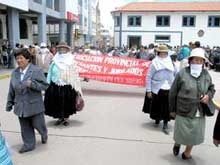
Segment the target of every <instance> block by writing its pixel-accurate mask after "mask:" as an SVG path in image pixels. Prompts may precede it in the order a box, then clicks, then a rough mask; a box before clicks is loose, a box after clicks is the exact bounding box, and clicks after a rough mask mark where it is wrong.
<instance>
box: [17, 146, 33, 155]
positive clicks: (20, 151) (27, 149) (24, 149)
mask: <svg viewBox="0 0 220 165" xmlns="http://www.w3.org/2000/svg"><path fill="white" fill-rule="evenodd" d="M32 150H34V148H25V147H24V146H23V147H22V148H21V149H20V150H19V153H20V154H23V153H25V152H30V151H32Z"/></svg>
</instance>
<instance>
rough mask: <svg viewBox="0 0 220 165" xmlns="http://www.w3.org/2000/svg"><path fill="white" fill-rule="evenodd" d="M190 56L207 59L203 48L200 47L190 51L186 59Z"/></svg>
mask: <svg viewBox="0 0 220 165" xmlns="http://www.w3.org/2000/svg"><path fill="white" fill-rule="evenodd" d="M192 57H200V58H203V59H204V60H205V61H207V59H206V57H205V50H204V49H202V48H195V49H193V50H192V51H191V53H190V56H189V58H188V59H190V58H192Z"/></svg>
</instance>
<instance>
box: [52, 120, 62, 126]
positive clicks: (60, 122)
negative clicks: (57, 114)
mask: <svg viewBox="0 0 220 165" xmlns="http://www.w3.org/2000/svg"><path fill="white" fill-rule="evenodd" d="M63 122H64V119H58V120H57V121H56V122H55V123H54V125H56V126H57V125H60V124H62V123H63Z"/></svg>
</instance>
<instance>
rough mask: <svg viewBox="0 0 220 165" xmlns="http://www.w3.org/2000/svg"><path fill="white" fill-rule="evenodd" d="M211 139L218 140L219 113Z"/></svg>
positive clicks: (219, 138)
mask: <svg viewBox="0 0 220 165" xmlns="http://www.w3.org/2000/svg"><path fill="white" fill-rule="evenodd" d="M213 138H214V139H216V140H220V112H219V113H218V116H217V119H216V122H215V128H214V132H213Z"/></svg>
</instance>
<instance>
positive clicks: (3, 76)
mask: <svg viewBox="0 0 220 165" xmlns="http://www.w3.org/2000/svg"><path fill="white" fill-rule="evenodd" d="M10 75H11V74H2V75H0V80H2V79H5V78H9V77H10Z"/></svg>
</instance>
